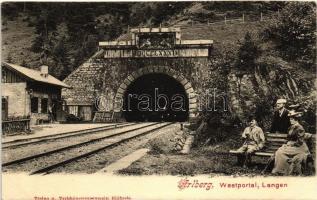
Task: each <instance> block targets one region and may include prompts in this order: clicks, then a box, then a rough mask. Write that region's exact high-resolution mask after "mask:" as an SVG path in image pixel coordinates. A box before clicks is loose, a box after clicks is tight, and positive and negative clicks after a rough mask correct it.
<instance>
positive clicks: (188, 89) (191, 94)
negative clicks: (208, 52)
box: [114, 66, 198, 119]
mask: <svg viewBox="0 0 317 200" xmlns="http://www.w3.org/2000/svg"><path fill="white" fill-rule="evenodd" d="M151 73H163V74H166V75H168V76H170V77H173V78H174V79H175V80H176V81H178V82H179V83H180V84H181V85H182V86H183V87H184V90H185V93H186V95H187V98H188V103H189V106H188V109H189V111H188V112H189V119H193V118H195V117H196V114H197V109H198V105H197V103H198V102H197V95H196V93H195V91H194V88H193V87H192V85H191V83H190V82H189V81H188V80H187V79H186V78H185V77H184V76H183V75H182V74H181V73H179V72H177V71H175V70H173V69H170V68H169V67H165V66H151V67H144V68H141V69H138V70H137V71H134V72H133V73H131V74H130V75H129V76H128V77H126V78H125V80H124V81H123V82H122V83H121V85H120V86H119V88H118V90H117V92H116V96H115V101H114V102H115V104H117V105H114V111H115V112H120V111H121V109H122V100H123V98H124V93H125V91H126V90H127V88H128V86H129V85H130V84H131V83H132V82H133V81H135V80H136V79H138V78H139V77H141V76H143V75H146V74H151Z"/></svg>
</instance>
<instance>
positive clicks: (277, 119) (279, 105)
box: [270, 99, 291, 133]
mask: <svg viewBox="0 0 317 200" xmlns="http://www.w3.org/2000/svg"><path fill="white" fill-rule="evenodd" d="M285 104H286V99H278V100H277V101H276V111H275V112H274V116H273V121H272V126H271V130H270V132H271V133H287V130H288V128H289V127H290V125H291V124H290V120H289V116H288V113H289V111H288V110H287V109H286V108H285Z"/></svg>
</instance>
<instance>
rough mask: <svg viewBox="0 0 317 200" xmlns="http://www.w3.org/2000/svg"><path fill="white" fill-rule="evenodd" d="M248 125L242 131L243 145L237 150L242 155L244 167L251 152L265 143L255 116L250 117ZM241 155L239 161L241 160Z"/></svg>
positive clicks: (249, 159)
mask: <svg viewBox="0 0 317 200" xmlns="http://www.w3.org/2000/svg"><path fill="white" fill-rule="evenodd" d="M250 120H251V121H250V126H248V127H246V128H245V129H244V131H243V133H242V138H244V139H245V142H244V143H243V145H242V146H241V147H240V148H239V149H238V150H237V151H238V152H240V153H241V154H242V155H243V156H244V159H245V160H244V162H243V166H244V167H246V165H248V164H249V163H250V161H251V154H252V153H254V152H256V151H258V150H260V149H262V148H263V147H264V144H265V137H264V133H263V131H262V129H261V128H260V127H258V126H257V121H256V119H255V118H252V117H251V118H250ZM241 159H242V158H241V157H240V158H239V161H241Z"/></svg>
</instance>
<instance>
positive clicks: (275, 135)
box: [265, 133, 287, 138]
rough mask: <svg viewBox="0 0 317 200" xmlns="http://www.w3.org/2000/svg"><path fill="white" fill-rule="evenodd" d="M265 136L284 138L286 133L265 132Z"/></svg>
mask: <svg viewBox="0 0 317 200" xmlns="http://www.w3.org/2000/svg"><path fill="white" fill-rule="evenodd" d="M265 136H266V137H267V138H286V137H287V134H283V133H267V134H265Z"/></svg>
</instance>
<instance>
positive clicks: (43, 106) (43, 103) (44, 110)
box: [41, 99, 48, 113]
mask: <svg viewBox="0 0 317 200" xmlns="http://www.w3.org/2000/svg"><path fill="white" fill-rule="evenodd" d="M47 107H48V99H42V100H41V113H47Z"/></svg>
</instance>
